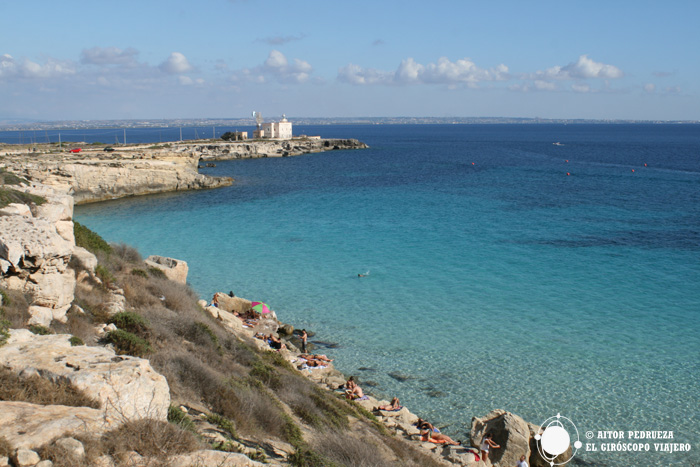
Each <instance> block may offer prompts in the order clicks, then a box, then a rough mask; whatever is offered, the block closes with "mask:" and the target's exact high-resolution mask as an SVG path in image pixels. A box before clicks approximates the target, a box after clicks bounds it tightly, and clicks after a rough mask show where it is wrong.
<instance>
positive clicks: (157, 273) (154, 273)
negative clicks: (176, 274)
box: [148, 266, 167, 279]
mask: <svg viewBox="0 0 700 467" xmlns="http://www.w3.org/2000/svg"><path fill="white" fill-rule="evenodd" d="M148 272H150V273H151V275H152V276H153V277H157V278H159V279H167V277H166V276H165V271H163V270H162V269H160V268H157V267H155V266H151V267H150V268H148Z"/></svg>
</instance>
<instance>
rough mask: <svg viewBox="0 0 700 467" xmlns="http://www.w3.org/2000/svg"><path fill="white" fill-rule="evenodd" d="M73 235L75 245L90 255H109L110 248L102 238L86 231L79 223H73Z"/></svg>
mask: <svg viewBox="0 0 700 467" xmlns="http://www.w3.org/2000/svg"><path fill="white" fill-rule="evenodd" d="M73 233H74V234H75V244H76V245H78V246H80V247H83V248H85V249H86V250H88V251H90V252H91V253H92V254H95V255H96V254H97V253H98V252H102V253H106V254H109V253H111V252H112V247H111V246H110V245H109V243H107V242H106V241H105V240H104V239H103V238H102V237H100V236H99V235H98V234H96V233H95V232H93V231H92V230H90V229H88V228H87V227H85V226H84V225H82V224H81V223H79V222H75V221H74V222H73Z"/></svg>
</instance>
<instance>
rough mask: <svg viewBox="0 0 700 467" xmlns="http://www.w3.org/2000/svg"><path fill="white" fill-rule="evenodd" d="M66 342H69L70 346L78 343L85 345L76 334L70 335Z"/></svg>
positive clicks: (75, 345)
mask: <svg viewBox="0 0 700 467" xmlns="http://www.w3.org/2000/svg"><path fill="white" fill-rule="evenodd" d="M68 342H70V345H71V346H72V347H77V346H79V345H85V342H83V340H82V339H81V338H80V337H78V336H72V337H71V338H70V339H68Z"/></svg>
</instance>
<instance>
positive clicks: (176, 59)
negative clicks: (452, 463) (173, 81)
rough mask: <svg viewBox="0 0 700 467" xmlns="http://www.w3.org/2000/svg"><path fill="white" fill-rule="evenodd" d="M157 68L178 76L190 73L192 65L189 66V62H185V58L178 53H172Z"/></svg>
mask: <svg viewBox="0 0 700 467" xmlns="http://www.w3.org/2000/svg"><path fill="white" fill-rule="evenodd" d="M158 68H160V70H161V71H163V72H165V73H170V74H179V73H187V72H188V71H191V70H192V65H190V62H188V61H187V57H185V56H184V55H183V54H181V53H180V52H173V53H171V54H170V57H168V59H167V60H166V61H164V62H163V63H161V64H160V66H159V67H158Z"/></svg>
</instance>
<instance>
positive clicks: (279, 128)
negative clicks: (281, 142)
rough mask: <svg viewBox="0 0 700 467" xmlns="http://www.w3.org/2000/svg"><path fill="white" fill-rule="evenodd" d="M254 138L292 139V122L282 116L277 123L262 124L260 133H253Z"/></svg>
mask: <svg viewBox="0 0 700 467" xmlns="http://www.w3.org/2000/svg"><path fill="white" fill-rule="evenodd" d="M255 137H256V138H271V139H292V122H290V121H288V120H287V118H286V117H285V116H284V115H282V120H280V121H279V122H270V123H263V124H262V131H260V130H258V131H256V132H255Z"/></svg>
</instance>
